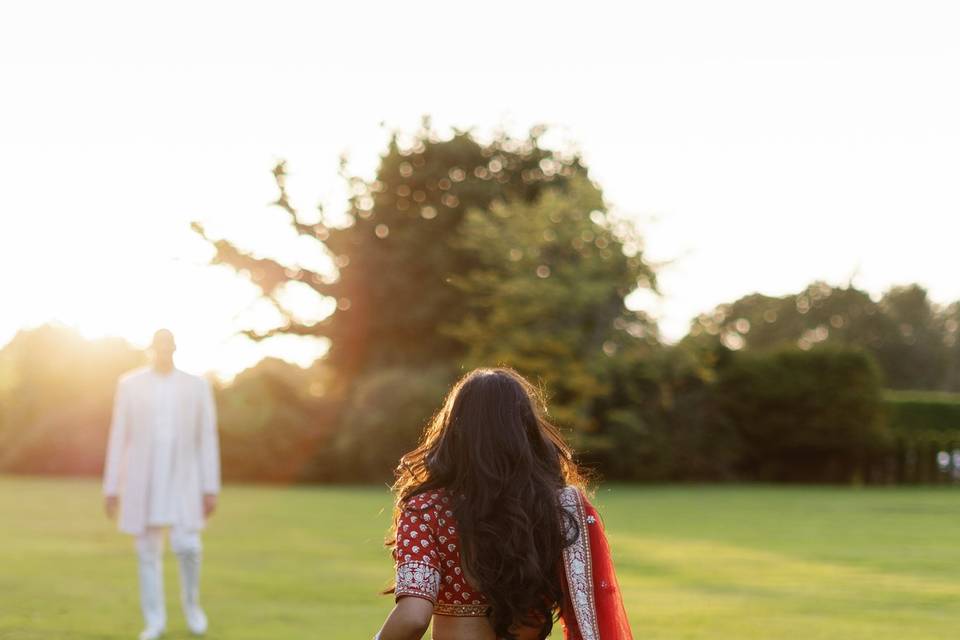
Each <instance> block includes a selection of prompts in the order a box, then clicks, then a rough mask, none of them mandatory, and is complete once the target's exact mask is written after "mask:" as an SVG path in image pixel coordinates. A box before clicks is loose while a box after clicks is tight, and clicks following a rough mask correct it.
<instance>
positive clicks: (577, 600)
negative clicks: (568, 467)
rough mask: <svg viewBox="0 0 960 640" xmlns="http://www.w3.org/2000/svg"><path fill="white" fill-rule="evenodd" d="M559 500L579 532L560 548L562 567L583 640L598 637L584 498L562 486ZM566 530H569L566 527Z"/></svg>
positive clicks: (588, 531)
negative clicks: (572, 539)
mask: <svg viewBox="0 0 960 640" xmlns="http://www.w3.org/2000/svg"><path fill="white" fill-rule="evenodd" d="M560 504H561V506H562V507H564V508H565V509H566V510H567V511H569V512H570V514H571V515H572V516H573V517H574V518H575V519H576V521H577V525H578V526H579V527H580V535H578V536H577V540H576V542H574V543H573V544H572V545H570V546H569V547H566V548H564V550H563V568H564V572H565V573H566V577H567V585H568V587H567V588H568V589H569V590H570V602H571V603H572V604H573V611H574V615H575V616H576V619H577V626H578V627H579V628H580V635H581V636H582V637H583V640H600V629H599V626H598V624H597V606H596V605H597V603H596V601H595V600H594V592H593V561H592V557H591V555H590V530H589V523H588V522H587V516H586V512H585V510H584V507H583V498H582V496H581V495H580V491H579V489H577V488H576V487H564V489H563V490H562V491H561V492H560ZM568 533H570V530H569V528H568Z"/></svg>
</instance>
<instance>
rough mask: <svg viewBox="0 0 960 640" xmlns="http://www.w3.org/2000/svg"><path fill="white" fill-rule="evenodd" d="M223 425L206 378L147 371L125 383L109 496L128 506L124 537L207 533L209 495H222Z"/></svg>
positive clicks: (110, 451) (122, 519)
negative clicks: (161, 529)
mask: <svg viewBox="0 0 960 640" xmlns="http://www.w3.org/2000/svg"><path fill="white" fill-rule="evenodd" d="M216 421H217V419H216V408H215V405H214V399H213V389H212V388H211V386H210V383H209V382H208V381H207V380H205V379H203V378H201V377H198V376H194V375H190V374H188V373H185V372H183V371H180V370H179V369H174V370H173V371H171V372H170V373H168V374H161V373H158V372H156V371H154V370H153V369H152V368H149V367H144V368H141V369H136V370H134V371H132V372H130V373H128V374H125V375H124V376H122V377H121V378H120V381H119V382H118V384H117V391H116V395H115V398H114V410H113V421H112V424H111V427H110V438H109V443H108V445H107V458H106V464H105V467H104V473H103V492H104V494H106V495H119V496H120V498H121V499H120V515H119V518H118V526H119V529H120V530H121V531H124V532H126V533H130V534H134V535H138V534H141V533H143V532H144V531H145V530H146V528H147V527H148V526H149V525H150V524H165V525H180V526H181V527H182V528H184V529H186V530H194V531H199V530H201V529H202V528H203V526H204V518H203V495H204V494H205V493H212V494H216V493H219V492H220V451H219V442H218V439H217V425H216ZM151 518H153V520H154V522H153V523H151Z"/></svg>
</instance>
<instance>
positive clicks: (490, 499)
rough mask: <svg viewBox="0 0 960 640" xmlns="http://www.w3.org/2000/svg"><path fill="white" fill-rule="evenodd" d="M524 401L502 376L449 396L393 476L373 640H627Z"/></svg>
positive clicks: (595, 535) (605, 559) (516, 383)
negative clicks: (385, 576)
mask: <svg viewBox="0 0 960 640" xmlns="http://www.w3.org/2000/svg"><path fill="white" fill-rule="evenodd" d="M545 414H546V408H545V406H544V403H543V400H542V396H541V395H540V394H539V392H538V390H537V389H536V388H535V387H534V386H533V385H531V384H530V383H529V382H527V381H526V380H525V379H524V378H523V377H522V376H520V375H519V374H518V373H517V372H516V371H514V370H512V369H510V368H503V367H501V368H495V369H475V370H474V371H471V372H470V373H468V374H467V375H465V376H464V377H463V378H461V379H460V380H459V381H458V382H457V383H456V384H455V385H454V386H453V388H452V389H451V390H450V393H449V394H448V395H447V398H446V400H445V401H444V404H443V407H442V408H441V409H440V411H439V412H438V413H437V414H436V415H435V416H434V418H433V420H432V421H431V424H430V425H429V426H428V428H427V430H426V432H425V433H424V436H423V439H422V443H421V444H420V446H418V447H417V448H416V449H414V450H413V451H411V452H410V453H408V454H406V455H405V456H403V458H402V459H401V461H400V464H399V465H398V467H397V481H396V483H395V484H394V487H393V488H394V491H395V492H396V494H397V502H396V508H395V511H394V525H393V528H392V530H391V536H390V538H389V540H388V541H387V545H388V546H389V547H391V548H392V553H393V558H394V562H395V568H396V584H395V586H394V587H393V588H391V589H389V590H387V591H385V593H393V594H394V598H395V602H396V606H395V607H394V609H393V611H392V612H391V613H390V615H389V616H388V617H387V620H386V622H385V623H384V624H383V627H382V628H381V630H380V632H379V633H378V634H377V636H375V638H379V640H408V639H409V640H416V639H419V638H421V637H422V636H423V634H424V633H425V632H426V630H427V627H428V626H429V624H430V622H431V619H432V621H433V638H434V640H499V639H505V638H509V639H510V640H527V639H534V638H536V639H540V638H546V637H547V636H548V635H549V634H550V631H551V630H552V628H553V624H554V621H555V620H561V621H562V623H563V628H564V638H566V639H567V640H632V636H631V634H630V627H629V625H628V624H627V617H626V613H625V611H624V608H623V603H622V600H621V597H620V592H619V588H618V586H617V580H616V576H615V575H614V571H613V564H612V562H611V558H610V549H609V547H608V546H607V541H606V537H605V535H604V532H603V526H602V523H601V521H600V518H599V516H598V514H597V512H596V510H595V509H594V508H593V506H592V505H591V504H590V503H589V502H588V501H587V498H586V496H585V495H584V493H583V491H582V489H581V488H582V486H583V483H584V481H583V476H582V475H581V472H580V470H579V469H578V468H577V465H576V464H575V463H574V461H573V456H572V454H571V452H570V449H569V448H568V447H567V446H566V444H564V442H563V440H562V438H561V437H560V435H559V433H558V431H557V429H556V428H555V427H554V426H553V425H551V424H550V423H549V422H548V421H547V420H546V419H545V418H544V415H545Z"/></svg>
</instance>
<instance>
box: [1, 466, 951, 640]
mask: <svg viewBox="0 0 960 640" xmlns="http://www.w3.org/2000/svg"><path fill="white" fill-rule="evenodd" d="M596 503H597V505H598V507H599V509H600V511H601V513H602V515H603V518H604V522H605V524H606V526H607V530H608V534H609V536H610V540H611V544H612V546H613V551H614V556H615V559H616V561H617V566H618V572H619V577H620V583H621V587H622V589H623V592H624V596H625V598H626V604H627V610H628V611H629V613H630V617H631V621H632V625H633V630H634V635H635V636H636V637H637V638H638V640H639V639H644V640H653V639H666V638H670V639H707V638H709V639H711V640H724V639H730V640H751V639H757V640H761V639H762V640H769V639H775V638H784V639H787V638H789V639H791V640H793V639H797V640H818V639H824V640H827V639H830V640H834V639H838V638H842V639H843V640H858V639H863V640H866V639H868V638H869V639H870V640H882V639H889V640H904V639H907V638H931V639H934V638H936V639H942V638H953V637H958V634H960V490H958V489H954V490H951V489H949V488H896V489H891V488H869V489H853V488H850V489H847V488H835V487H770V486H753V487H743V486H738V487H720V486H666V487H627V486H608V487H605V488H603V489H602V490H601V491H599V492H598V494H597V498H596ZM389 509H390V495H389V493H388V492H387V490H386V489H378V488H273V487H254V486H228V487H227V488H226V489H225V490H224V493H223V496H222V500H221V511H220V513H218V514H217V515H216V517H215V518H214V520H213V521H212V522H211V524H210V527H209V529H208V531H207V533H206V534H205V536H204V544H205V558H204V575H203V587H204V589H203V595H204V604H205V607H206V609H207V612H208V614H209V616H210V620H211V630H210V633H209V634H208V637H209V638H210V640H244V639H251V640H253V639H256V640H272V639H277V640H287V639H295V638H325V639H329V640H339V639H348V638H350V639H355V638H369V637H371V636H372V635H373V633H374V631H376V629H378V628H379V625H380V623H381V621H382V619H383V617H384V616H385V615H386V613H387V611H388V610H389V608H390V606H391V601H390V599H389V598H387V597H383V596H378V595H377V592H378V590H380V589H382V588H383V587H384V586H385V585H386V584H388V582H389V580H390V571H391V566H390V560H389V557H388V555H387V552H386V551H385V550H384V549H383V547H382V546H381V541H382V538H383V534H384V532H385V530H386V528H387V526H388V524H389V523H388V520H389V516H390V511H389ZM166 562H167V566H166V569H167V573H166V579H167V582H166V586H167V607H168V613H169V619H170V627H171V629H170V630H171V633H170V634H169V635H168V637H169V638H174V639H175V638H188V637H189V636H188V635H187V634H186V631H185V627H184V624H183V622H182V619H181V616H180V611H179V601H178V598H177V592H176V588H177V581H176V565H175V561H174V558H173V556H172V554H169V553H168V554H167V561H166ZM140 626H141V624H140V613H139V606H138V600H137V589H136V565H135V560H134V555H133V542H132V539H131V538H130V537H128V536H125V535H123V534H120V533H117V532H116V531H115V529H114V528H113V523H110V522H108V521H107V520H106V519H105V518H104V517H103V516H102V511H101V505H100V496H99V488H98V484H97V483H96V482H95V481H91V480H64V479H35V478H12V477H5V478H0V639H3V640H35V639H41V638H42V639H45V640H46V639H50V640H54V639H55V640H63V639H70V640H87V639H91V640H92V639H94V638H97V639H101V638H102V639H114V638H118V639H119V638H134V637H136V633H137V632H138V631H139V629H140ZM559 635H560V634H559V633H555V634H554V636H555V637H559Z"/></svg>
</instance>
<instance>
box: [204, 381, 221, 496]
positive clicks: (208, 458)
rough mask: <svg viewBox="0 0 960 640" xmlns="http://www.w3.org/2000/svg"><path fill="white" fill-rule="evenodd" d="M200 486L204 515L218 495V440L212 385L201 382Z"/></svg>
mask: <svg viewBox="0 0 960 640" xmlns="http://www.w3.org/2000/svg"><path fill="white" fill-rule="evenodd" d="M200 484H201V489H202V490H203V495H204V501H203V502H204V505H203V506H204V512H205V514H204V515H210V514H211V513H212V512H213V510H214V509H215V508H216V504H217V495H218V494H219V493H220V439H219V436H218V435H217V405H216V401H215V399H214V396H213V385H211V384H210V382H209V381H208V380H206V379H204V380H203V398H202V400H201V410H200Z"/></svg>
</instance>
